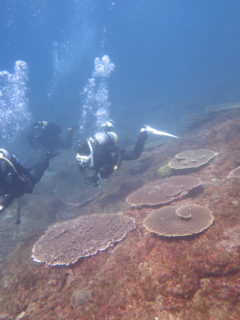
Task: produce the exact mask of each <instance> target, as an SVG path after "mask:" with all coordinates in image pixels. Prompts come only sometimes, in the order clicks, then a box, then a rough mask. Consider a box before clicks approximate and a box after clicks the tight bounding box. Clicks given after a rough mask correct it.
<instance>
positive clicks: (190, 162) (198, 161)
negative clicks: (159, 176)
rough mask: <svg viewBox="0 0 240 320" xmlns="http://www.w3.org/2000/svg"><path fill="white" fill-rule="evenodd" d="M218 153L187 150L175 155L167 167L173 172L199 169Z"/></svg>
mask: <svg viewBox="0 0 240 320" xmlns="http://www.w3.org/2000/svg"><path fill="white" fill-rule="evenodd" d="M217 154H218V153H217V152H215V151H212V150H208V149H198V150H187V151H183V152H180V153H178V154H176V155H175V158H174V159H172V160H170V161H169V163H168V164H169V166H170V168H172V169H175V170H186V169H193V168H199V167H202V166H204V165H205V164H207V163H208V162H209V161H210V160H211V159H213V158H214V157H215V156H216V155H217Z"/></svg>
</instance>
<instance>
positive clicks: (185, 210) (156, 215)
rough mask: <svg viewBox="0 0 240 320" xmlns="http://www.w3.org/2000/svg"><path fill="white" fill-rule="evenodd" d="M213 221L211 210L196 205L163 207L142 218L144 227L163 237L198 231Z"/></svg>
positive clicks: (188, 234)
mask: <svg viewBox="0 0 240 320" xmlns="http://www.w3.org/2000/svg"><path fill="white" fill-rule="evenodd" d="M212 223H213V215H212V214H211V212H210V211H209V210H208V209H206V208H203V207H201V206H198V205H189V206H182V207H164V208H161V209H159V210H158V211H155V212H152V213H151V214H149V215H148V216H147V218H146V219H145V220H144V227H145V228H146V229H147V230H148V231H150V232H153V233H156V234H157V235H160V236H165V237H184V236H190V235H194V234H197V233H200V232H202V231H204V230H206V229H207V228H209V227H210V226H211V225H212Z"/></svg>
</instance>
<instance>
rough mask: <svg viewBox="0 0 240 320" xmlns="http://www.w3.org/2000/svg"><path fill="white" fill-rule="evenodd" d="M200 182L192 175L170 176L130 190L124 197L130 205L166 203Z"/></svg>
mask: <svg viewBox="0 0 240 320" xmlns="http://www.w3.org/2000/svg"><path fill="white" fill-rule="evenodd" d="M200 184H201V180H200V179H199V178H196V177H192V176H187V175H183V176H177V177H170V178H166V179H164V180H162V181H160V182H159V183H158V184H149V185H146V186H143V187H141V188H140V189H138V190H136V191H134V192H132V193H131V194H130V195H129V196H128V197H127V198H126V202H127V203H128V204H129V205H130V206H131V207H143V206H157V205H163V204H168V203H170V202H172V201H173V200H176V199H179V198H182V197H183V196H185V195H187V194H188V192H189V191H190V190H193V189H194V188H197V187H199V186H200Z"/></svg>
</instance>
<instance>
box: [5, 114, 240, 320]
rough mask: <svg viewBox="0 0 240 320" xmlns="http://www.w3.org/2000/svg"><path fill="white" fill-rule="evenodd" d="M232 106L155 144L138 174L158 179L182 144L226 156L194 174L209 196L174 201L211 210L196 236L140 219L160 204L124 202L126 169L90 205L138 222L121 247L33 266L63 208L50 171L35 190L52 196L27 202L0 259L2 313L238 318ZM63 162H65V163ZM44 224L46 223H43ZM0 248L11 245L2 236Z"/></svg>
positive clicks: (238, 139) (85, 318) (84, 318)
mask: <svg viewBox="0 0 240 320" xmlns="http://www.w3.org/2000/svg"><path fill="white" fill-rule="evenodd" d="M232 112H234V113H227V114H224V115H222V114H221V113H215V114H214V115H215V117H214V118H213V117H212V118H209V121H206V122H204V123H201V124H200V126H199V127H196V128H194V129H193V130H192V131H191V132H188V133H187V134H186V136H185V137H182V139H181V142H174V143H169V144H165V145H164V146H159V147H158V148H155V149H153V150H152V158H153V163H152V165H151V167H150V168H149V169H148V170H147V171H146V172H144V173H143V174H142V175H140V176H139V180H141V182H142V183H149V182H150V181H153V182H154V179H156V170H157V168H159V166H160V165H161V164H164V163H166V161H167V159H170V158H171V157H173V156H174V154H176V153H177V152H181V151H183V150H190V149H192V148H195V149H197V148H198V149H202V148H208V149H212V150H216V151H217V152H218V153H219V155H218V157H216V158H215V159H214V161H211V162H210V163H209V164H208V165H207V166H205V167H202V168H201V169H200V170H199V171H198V172H195V173H194V175H195V176H196V177H198V178H200V179H201V181H202V182H203V190H202V192H200V193H197V194H195V195H193V196H192V198H191V199H190V198H183V199H177V200H176V201H175V202H173V205H177V206H185V205H188V204H192V203H194V204H196V205H202V204H203V203H204V205H205V206H206V207H207V208H209V210H210V211H211V212H213V213H214V217H215V222H214V224H213V226H212V227H211V228H210V229H208V230H206V231H205V232H204V233H202V234H200V235H197V236H195V237H192V238H188V239H181V240H179V239H170V240H167V239H163V238H160V237H158V236H155V235H153V234H151V233H149V232H148V231H146V230H145V229H144V227H143V220H144V219H145V217H146V216H147V215H148V214H149V213H150V212H152V210H153V209H151V208H141V209H134V210H132V209H129V208H128V207H127V206H126V204H125V203H124V201H123V199H122V196H121V194H119V191H118V188H117V186H118V187H119V185H121V184H123V183H124V181H125V182H126V181H127V179H129V172H128V169H126V170H125V169H124V166H123V167H122V168H121V169H120V170H119V172H117V173H116V175H114V176H113V177H112V178H111V179H110V180H109V181H108V184H106V185H105V187H106V189H105V195H106V197H107V195H109V197H108V202H100V201H99V200H98V199H96V200H95V201H94V203H90V204H89V206H90V207H91V208H90V209H91V210H92V208H93V207H94V206H95V207H98V206H101V207H104V209H105V210H106V211H105V212H111V211H112V208H113V207H114V208H115V209H116V208H117V210H119V211H123V212H124V213H125V214H128V215H130V216H132V217H133V218H134V219H135V220H136V223H137V228H136V230H135V231H133V232H131V233H129V234H128V236H127V237H126V239H125V240H124V241H123V242H120V243H119V244H118V245H117V246H113V247H111V248H110V249H109V250H107V251H104V252H100V253H98V254H97V255H95V256H91V257H88V258H84V259H82V260H80V261H79V262H78V263H76V264H75V265H71V266H68V267H64V266H63V267H46V266H44V265H42V264H36V263H34V262H33V261H32V259H31V250H32V246H33V243H34V242H35V241H36V240H37V239H38V237H39V236H40V235H41V234H42V230H43V229H46V226H48V225H49V224H51V223H53V222H54V217H55V216H56V212H57V210H58V209H57V203H55V205H54V206H52V205H51V203H53V200H54V198H53V197H54V194H51V193H50V191H51V188H52V187H53V185H54V181H55V179H54V177H55V175H56V173H55V172H54V170H53V169H51V168H50V169H49V170H50V171H49V174H48V175H47V176H45V177H44V179H43V180H42V181H41V183H40V185H39V187H38V188H39V190H44V192H46V193H44V192H43V193H42V195H41V197H43V198H44V197H45V200H46V199H48V202H47V203H48V205H44V202H42V204H41V201H39V199H34V198H33V197H31V198H30V197H29V198H26V201H25V204H24V208H25V209H26V211H25V213H24V214H23V219H22V226H21V228H22V229H21V236H20V235H19V236H18V241H17V242H18V245H17V246H16V248H15V250H13V251H11V254H10V255H9V256H8V258H6V259H5V261H4V262H3V263H2V264H1V268H0V296H1V299H0V319H4V320H12V319H26V320H35V319H41V320H48V319H54V320H55V319H71V320H79V319H81V320H89V319H91V320H99V319H104V320H113V319H114V320H129V319H131V320H157V319H158V320H160V319H161V320H162V319H164V320H192V319H194V320H238V319H240V298H239V297H240V250H239V248H240V240H239V228H240V214H239V210H240V201H239V194H240V181H239V179H229V178H228V174H229V172H231V171H232V170H233V169H235V168H236V167H238V166H239V156H240V152H239V150H240V130H239V128H240V115H239V114H237V110H233V111H232ZM237 116H238V117H237ZM200 132H203V133H204V134H201V135H199V133H200ZM189 136H190V138H189ZM65 160H66V159H65ZM58 161H59V163H57V160H56V163H55V166H54V168H55V167H57V165H58V170H60V168H61V161H63V157H62V158H61V160H58ZM62 165H63V167H66V162H64V161H63V163H62ZM50 173H51V174H50ZM51 181H52V185H51ZM46 182H48V183H47V185H48V186H49V190H48V194H47V190H46V188H44V186H45V184H46ZM114 192H115V193H114ZM112 194H116V196H115V197H110V195H112ZM110 200H111V201H112V202H111V201H110ZM108 210H109V211H108ZM94 211H95V210H94ZM92 212H93V211H92ZM95 212H96V211H95ZM112 212H113V211H112ZM114 212H116V211H114ZM10 213H11V212H10V211H8V212H7V213H4V215H2V216H1V222H3V221H5V224H6V225H7V221H8V219H7V218H6V217H7V215H9V214H10ZM12 214H13V213H12ZM4 218H5V219H4ZM37 222H41V223H40V224H39V225H38V227H37V226H36V225H37ZM24 226H25V227H24ZM5 236H6V234H5ZM20 239H21V242H19V241H20ZM1 245H2V246H4V247H6V246H7V244H6V243H5V242H4V241H2V242H1ZM12 247H13V246H12ZM79 290H85V291H84V294H83V297H82V295H80V298H79V296H75V295H74V293H76V292H79ZM81 293H82V292H81ZM76 295H77V294H76ZM75 298H76V299H75ZM78 298H79V299H78Z"/></svg>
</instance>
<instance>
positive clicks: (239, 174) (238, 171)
mask: <svg viewBox="0 0 240 320" xmlns="http://www.w3.org/2000/svg"><path fill="white" fill-rule="evenodd" d="M228 178H240V167H237V168H235V169H233V170H232V171H231V172H230V173H229V175H228Z"/></svg>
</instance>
